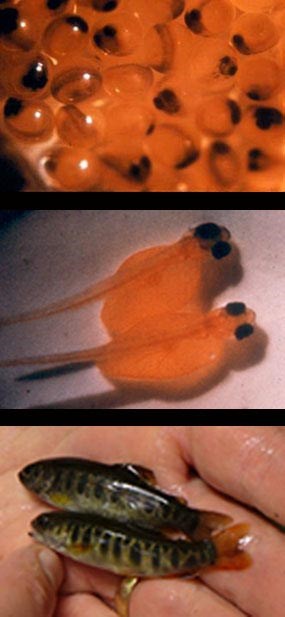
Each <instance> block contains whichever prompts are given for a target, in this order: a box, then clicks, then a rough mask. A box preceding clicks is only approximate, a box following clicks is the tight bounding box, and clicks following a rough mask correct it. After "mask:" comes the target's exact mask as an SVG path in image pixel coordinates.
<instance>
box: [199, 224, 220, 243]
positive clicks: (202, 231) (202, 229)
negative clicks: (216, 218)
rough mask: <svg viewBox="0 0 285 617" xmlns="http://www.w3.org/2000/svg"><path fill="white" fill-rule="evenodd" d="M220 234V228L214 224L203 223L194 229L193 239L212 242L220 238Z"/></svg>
mask: <svg viewBox="0 0 285 617" xmlns="http://www.w3.org/2000/svg"><path fill="white" fill-rule="evenodd" d="M221 232H222V230H221V227H219V226H218V225H216V224H215V223H204V224H203V225H198V227H196V229H195V233H194V237H195V238H201V240H214V239H215V238H218V237H219V236H220V234H221Z"/></svg>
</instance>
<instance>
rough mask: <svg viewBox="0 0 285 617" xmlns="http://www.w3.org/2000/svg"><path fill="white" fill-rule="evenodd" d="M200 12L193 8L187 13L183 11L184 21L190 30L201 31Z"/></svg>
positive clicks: (198, 32) (197, 32)
mask: <svg viewBox="0 0 285 617" xmlns="http://www.w3.org/2000/svg"><path fill="white" fill-rule="evenodd" d="M201 17H202V16H201V12H200V11H199V10H198V9H193V10H192V11H190V12H189V13H185V16H184V21H185V24H186V26H187V28H189V30H191V31H192V32H194V33H195V34H200V33H201V32H202V31H203V24H202V20H201Z"/></svg>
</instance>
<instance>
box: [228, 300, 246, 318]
mask: <svg viewBox="0 0 285 617" xmlns="http://www.w3.org/2000/svg"><path fill="white" fill-rule="evenodd" d="M245 311H246V306H245V304H244V302H230V303H229V304H227V306H226V312H227V314H228V315H231V316H232V317H237V316H238V315H243V313H245Z"/></svg>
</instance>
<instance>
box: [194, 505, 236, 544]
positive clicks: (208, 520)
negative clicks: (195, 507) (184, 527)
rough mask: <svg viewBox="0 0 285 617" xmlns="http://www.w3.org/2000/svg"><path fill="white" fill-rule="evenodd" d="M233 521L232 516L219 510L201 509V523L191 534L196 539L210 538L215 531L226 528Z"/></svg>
mask: <svg viewBox="0 0 285 617" xmlns="http://www.w3.org/2000/svg"><path fill="white" fill-rule="evenodd" d="M232 522H233V519H232V517H231V516H228V515H227V514H220V513H218V512H207V511H201V512H200V511H199V524H198V526H197V528H196V529H195V531H194V532H192V533H189V536H191V538H193V539H194V540H202V539H203V538H209V537H210V536H211V535H212V534H213V533H214V532H216V531H219V530H221V529H224V527H227V526H228V525H230V524H231V523H232Z"/></svg>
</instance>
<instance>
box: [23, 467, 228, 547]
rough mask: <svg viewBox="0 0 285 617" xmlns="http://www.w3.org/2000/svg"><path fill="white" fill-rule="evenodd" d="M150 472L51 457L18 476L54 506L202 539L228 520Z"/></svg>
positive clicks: (26, 468)
mask: <svg viewBox="0 0 285 617" xmlns="http://www.w3.org/2000/svg"><path fill="white" fill-rule="evenodd" d="M152 475H153V474H152V472H151V471H149V470H146V469H144V468H136V467H134V466H132V465H122V464H115V465H106V464H103V463H98V462H95V461H94V462H93V461H89V460H85V459H80V458H55V459H46V460H40V461H37V462H35V463H32V464H30V465H27V466H26V467H25V468H24V469H23V470H22V471H21V472H20V474H19V478H20V480H21V482H22V483H23V484H24V485H25V486H26V488H28V489H29V490H31V491H32V492H33V493H35V494H36V495H38V497H39V498H40V499H42V500H43V501H45V502H46V503H48V504H50V505H52V506H55V507H57V508H61V509H64V510H69V511H75V512H87V513H90V514H94V515H95V516H100V517H104V518H106V519H107V520H108V521H117V522H120V523H123V524H126V525H129V524H131V525H132V524H133V525H135V526H136V527H141V528H144V529H149V530H160V529H161V530H164V529H169V530H179V531H182V532H183V533H185V534H186V535H188V536H190V537H191V538H193V539H200V538H203V537H209V536H210V535H211V533H212V532H213V531H216V530H218V529H221V528H223V527H225V526H226V525H228V524H229V523H230V522H231V520H232V519H231V518H230V517H228V516H226V515H224V514H219V513H215V512H206V511H201V510H197V509H193V508H189V507H188V506H187V505H186V504H184V503H181V501H180V500H179V499H177V498H176V497H174V496H172V495H169V494H168V493H165V492H163V491H161V490H160V489H159V488H157V487H156V486H154V485H153V484H152V483H151V482H150V481H148V480H147V479H146V478H148V479H150V478H151V476H152ZM152 481H153V479H152Z"/></svg>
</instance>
